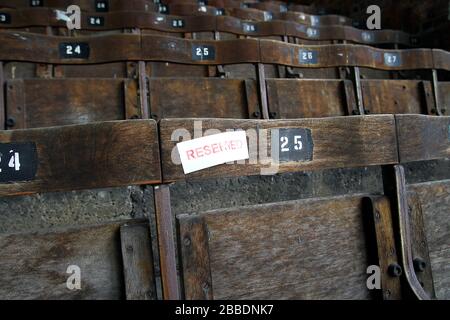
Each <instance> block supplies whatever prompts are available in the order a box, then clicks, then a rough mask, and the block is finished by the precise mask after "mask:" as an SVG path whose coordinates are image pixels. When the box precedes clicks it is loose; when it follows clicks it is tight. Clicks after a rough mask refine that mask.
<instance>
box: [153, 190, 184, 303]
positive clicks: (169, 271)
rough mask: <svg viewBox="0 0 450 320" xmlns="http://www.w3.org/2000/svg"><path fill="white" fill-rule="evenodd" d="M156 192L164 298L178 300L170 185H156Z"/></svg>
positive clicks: (178, 291)
mask: <svg viewBox="0 0 450 320" xmlns="http://www.w3.org/2000/svg"><path fill="white" fill-rule="evenodd" d="M154 194H155V213H156V224H157V230H158V245H159V259H160V269H161V280H162V289H163V298H164V299H165V300H178V299H180V290H179V289H180V288H179V283H178V274H177V261H176V251H175V238H174V232H173V230H174V227H175V224H174V222H173V216H172V211H171V207H170V189H169V186H168V185H161V186H157V187H155V193H154Z"/></svg>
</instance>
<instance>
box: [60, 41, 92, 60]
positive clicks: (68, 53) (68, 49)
mask: <svg viewBox="0 0 450 320" xmlns="http://www.w3.org/2000/svg"><path fill="white" fill-rule="evenodd" d="M59 55H60V57H61V58H63V59H87V58H89V45H88V44H87V43H82V42H79V43H61V44H60V45H59Z"/></svg>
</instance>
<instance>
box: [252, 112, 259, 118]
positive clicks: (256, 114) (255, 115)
mask: <svg viewBox="0 0 450 320" xmlns="http://www.w3.org/2000/svg"><path fill="white" fill-rule="evenodd" d="M260 116H261V113H260V112H259V111H255V112H253V117H255V118H259V117H260Z"/></svg>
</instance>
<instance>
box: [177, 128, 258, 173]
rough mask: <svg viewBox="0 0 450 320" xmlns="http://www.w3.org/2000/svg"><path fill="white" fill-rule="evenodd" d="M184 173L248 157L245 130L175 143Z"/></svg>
mask: <svg viewBox="0 0 450 320" xmlns="http://www.w3.org/2000/svg"><path fill="white" fill-rule="evenodd" d="M177 148H178V153H179V154H180V159H181V164H182V165H183V170H184V173H185V174H188V173H191V172H195V171H199V170H202V169H206V168H210V167H214V166H217V165H219V164H224V163H227V162H233V161H238V160H245V159H248V158H249V155H248V146H247V135H246V133H245V131H234V132H225V133H219V134H214V135H211V136H206V137H202V138H198V139H193V140H189V141H183V142H180V143H178V144H177Z"/></svg>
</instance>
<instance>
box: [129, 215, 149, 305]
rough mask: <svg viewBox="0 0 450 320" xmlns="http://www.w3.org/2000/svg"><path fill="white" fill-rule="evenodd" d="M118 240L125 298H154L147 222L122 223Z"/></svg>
mask: <svg viewBox="0 0 450 320" xmlns="http://www.w3.org/2000/svg"><path fill="white" fill-rule="evenodd" d="M120 240H121V248H122V259H123V273H124V278H125V292H126V298H127V300H154V299H155V298H156V285H155V275H154V272H153V255H152V246H151V239H150V227H149V225H148V223H140V224H127V225H122V226H121V227H120Z"/></svg>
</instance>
